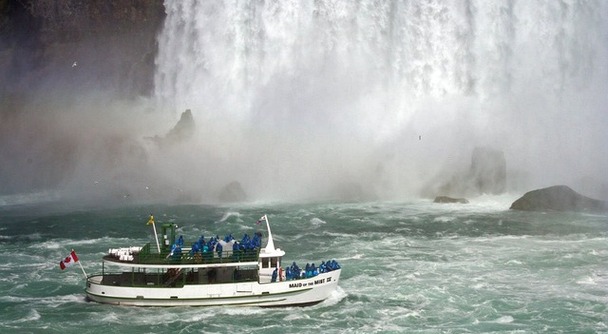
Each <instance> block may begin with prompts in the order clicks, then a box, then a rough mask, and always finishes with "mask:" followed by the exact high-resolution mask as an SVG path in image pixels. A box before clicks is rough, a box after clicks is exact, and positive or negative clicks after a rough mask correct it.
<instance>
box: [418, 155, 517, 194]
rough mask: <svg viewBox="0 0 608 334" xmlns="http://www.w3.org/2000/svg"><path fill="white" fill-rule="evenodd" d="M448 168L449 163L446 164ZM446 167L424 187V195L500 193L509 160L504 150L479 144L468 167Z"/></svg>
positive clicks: (505, 178) (502, 188)
mask: <svg viewBox="0 0 608 334" xmlns="http://www.w3.org/2000/svg"><path fill="white" fill-rule="evenodd" d="M446 168H447V167H446ZM449 168H450V169H445V170H443V171H442V172H441V173H440V175H438V177H436V178H434V179H432V180H431V182H429V184H428V185H427V186H426V187H425V189H424V190H423V191H422V196H424V197H429V198H433V197H434V196H438V195H439V194H442V195H447V196H450V197H456V198H457V197H475V196H479V195H482V194H492V195H499V194H502V193H504V192H505V190H506V184H507V162H506V159H505V154H504V152H503V151H501V150H496V149H491V148H487V147H476V148H475V149H474V150H473V153H472V156H471V165H470V167H469V168H468V169H466V170H461V171H458V170H453V169H451V168H452V166H450V167H449Z"/></svg>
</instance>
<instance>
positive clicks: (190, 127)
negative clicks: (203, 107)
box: [166, 109, 195, 141]
mask: <svg viewBox="0 0 608 334" xmlns="http://www.w3.org/2000/svg"><path fill="white" fill-rule="evenodd" d="M194 130H195V126H194V118H193V117H192V111H190V109H186V111H184V112H183V113H182V116H181V117H180V118H179V121H178V122H177V124H175V126H174V127H173V129H171V131H169V133H167V137H166V138H167V140H170V141H183V140H187V139H190V138H191V137H192V135H193V134H194Z"/></svg>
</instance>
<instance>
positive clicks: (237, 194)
mask: <svg viewBox="0 0 608 334" xmlns="http://www.w3.org/2000/svg"><path fill="white" fill-rule="evenodd" d="M218 199H219V200H220V202H224V203H232V202H243V201H246V200H247V194H246V193H245V190H243V186H241V184H240V183H239V182H238V181H232V182H230V183H229V184H227V185H226V186H225V187H224V189H222V191H220V194H219V196H218Z"/></svg>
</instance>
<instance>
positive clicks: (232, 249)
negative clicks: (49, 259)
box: [85, 215, 341, 307]
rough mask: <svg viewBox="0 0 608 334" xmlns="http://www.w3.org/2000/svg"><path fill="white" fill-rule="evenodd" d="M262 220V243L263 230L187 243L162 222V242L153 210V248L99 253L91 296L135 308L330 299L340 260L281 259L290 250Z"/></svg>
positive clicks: (298, 303)
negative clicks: (250, 234)
mask: <svg viewBox="0 0 608 334" xmlns="http://www.w3.org/2000/svg"><path fill="white" fill-rule="evenodd" d="M262 221H263V222H265V223H266V228H267V231H268V236H267V237H268V241H267V243H266V247H264V248H262V247H261V233H257V234H256V236H254V239H255V238H256V237H257V246H255V245H254V246H253V247H252V244H254V243H253V242H252V239H248V240H241V242H238V241H236V240H233V239H230V237H226V238H225V239H223V240H217V239H219V238H217V239H216V238H211V239H210V240H209V241H208V242H205V240H204V238H203V237H201V239H203V240H202V243H201V242H200V241H201V239H199V242H198V243H194V244H192V247H189V248H185V247H182V245H181V244H182V243H183V238H182V237H181V236H180V237H179V239H178V240H177V241H176V240H175V227H176V226H175V225H174V224H162V225H161V232H162V233H161V238H162V245H161V243H160V242H159V238H158V236H157V234H156V226H155V224H154V218H153V217H152V216H150V221H149V222H148V223H151V224H152V227H153V228H154V232H155V236H156V248H155V247H154V245H153V244H151V243H148V244H146V245H145V246H143V247H129V248H121V249H110V250H109V252H108V254H107V255H105V256H104V257H103V259H102V272H101V274H97V275H91V276H88V277H87V280H86V289H85V292H86V295H87V298H88V299H89V300H91V301H95V302H99V303H107V304H117V305H133V306H181V305H186V306H218V305H254V306H262V307H283V306H305V305H314V304H317V303H319V302H321V301H323V300H325V299H327V298H328V297H329V296H330V295H331V293H332V292H333V291H334V290H335V289H336V287H337V285H338V280H339V279H340V272H341V269H340V265H339V264H338V263H337V262H336V261H335V260H331V261H327V263H325V262H322V264H321V265H320V266H319V267H316V266H314V264H313V265H308V264H307V265H306V270H302V272H300V268H299V267H298V266H297V265H296V263H295V262H293V263H292V264H291V265H290V264H286V265H284V264H283V262H282V261H283V256H284V255H285V252H284V251H283V250H281V249H280V248H275V246H274V242H273V239H272V232H271V230H270V223H269V222H268V217H267V216H266V215H264V216H263V217H262V218H261V219H260V220H259V221H258V223H260V222H262ZM244 239H245V237H244ZM212 241H215V243H214V244H213V245H212ZM247 242H248V243H249V244H248V245H244V243H247ZM202 244H204V245H205V246H203V247H201V246H202ZM235 244H236V246H235ZM218 245H221V246H219V247H218ZM208 246H210V247H208ZM245 246H247V247H245Z"/></svg>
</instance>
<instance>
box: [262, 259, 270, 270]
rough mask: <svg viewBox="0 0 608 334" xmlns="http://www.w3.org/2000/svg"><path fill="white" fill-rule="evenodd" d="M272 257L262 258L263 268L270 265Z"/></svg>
mask: <svg viewBox="0 0 608 334" xmlns="http://www.w3.org/2000/svg"><path fill="white" fill-rule="evenodd" d="M269 260H270V259H269V258H267V257H266V258H262V268H269V267H270V263H269V262H270V261H269Z"/></svg>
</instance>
